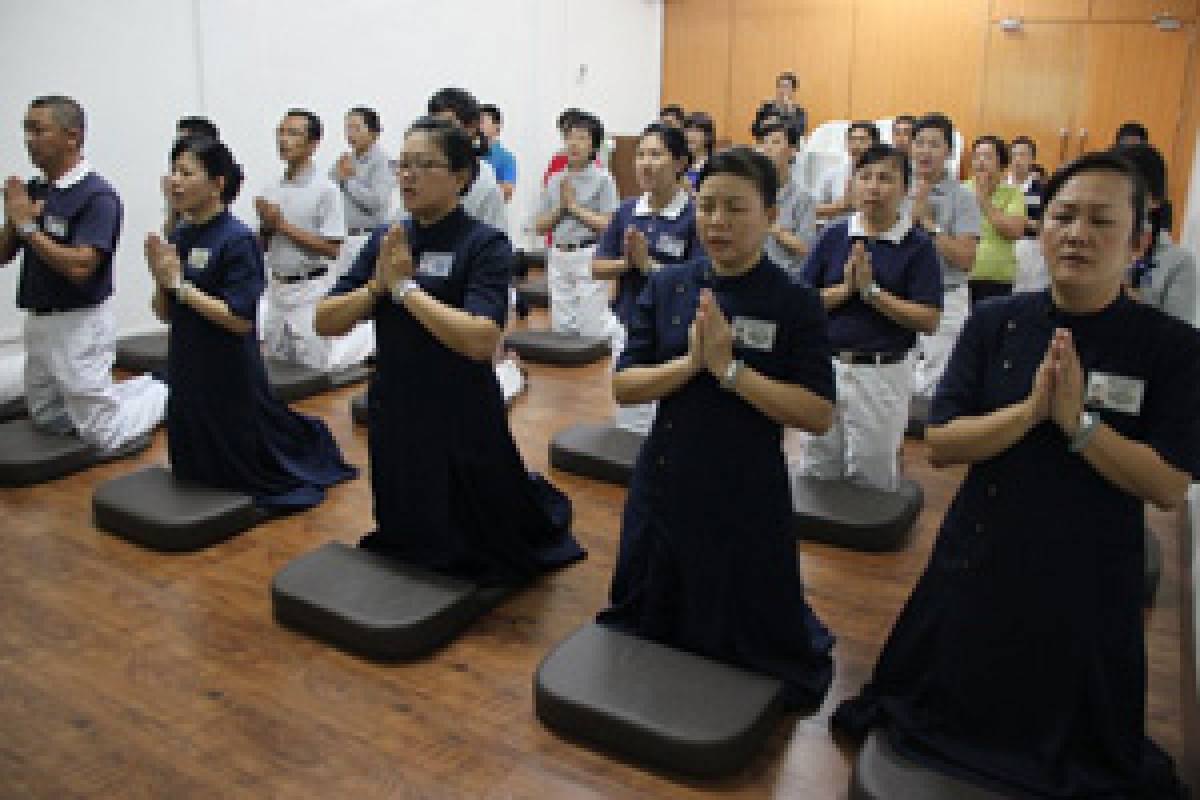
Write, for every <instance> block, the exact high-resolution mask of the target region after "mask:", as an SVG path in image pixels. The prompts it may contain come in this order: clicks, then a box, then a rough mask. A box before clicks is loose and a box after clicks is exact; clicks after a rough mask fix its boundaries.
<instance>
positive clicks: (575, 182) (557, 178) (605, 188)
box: [537, 163, 621, 244]
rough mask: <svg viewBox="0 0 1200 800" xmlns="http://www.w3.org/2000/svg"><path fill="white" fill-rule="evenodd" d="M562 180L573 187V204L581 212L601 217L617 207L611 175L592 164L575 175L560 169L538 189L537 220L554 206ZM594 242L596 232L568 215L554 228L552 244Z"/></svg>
mask: <svg viewBox="0 0 1200 800" xmlns="http://www.w3.org/2000/svg"><path fill="white" fill-rule="evenodd" d="M565 180H569V181H570V182H571V185H572V186H574V187H575V200H576V202H578V203H579V205H581V206H583V207H584V208H587V209H590V210H592V211H598V212H600V213H601V214H611V213H613V212H614V211H616V210H617V206H619V205H620V204H621V201H620V198H618V197H617V184H616V182H614V181H613V179H612V175H610V174H609V172H608V170H606V169H604V168H602V167H598V166H596V165H595V164H594V163H592V164H588V165H587V166H586V167H584V168H583V169H581V170H579V171H578V172H572V171H570V170H566V169H564V170H562V171H560V172H556V173H554V174H553V175H552V176H550V182H549V183H547V184H546V188H545V189H542V197H541V200H540V201H539V202H538V211H537V213H538V216H541V215H542V214H545V213H547V212H549V211H552V210H553V209H554V207H555V206H557V205H558V198H559V195H560V193H561V192H562V188H561V187H562V182H563V181H565ZM596 238H597V233H596V231H594V230H592V229H591V228H589V227H588V226H587V225H584V224H583V223H582V222H580V221H579V220H578V219H576V218H575V217H573V216H571V215H570V214H565V215H563V217H562V219H560V220H559V221H558V224H557V225H555V226H554V243H555V244H579V243H580V242H584V241H587V240H588V239H592V240H595V239H596Z"/></svg>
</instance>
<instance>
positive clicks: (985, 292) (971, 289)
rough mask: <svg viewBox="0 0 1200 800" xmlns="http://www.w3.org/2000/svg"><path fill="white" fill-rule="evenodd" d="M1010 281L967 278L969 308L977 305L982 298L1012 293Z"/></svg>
mask: <svg viewBox="0 0 1200 800" xmlns="http://www.w3.org/2000/svg"><path fill="white" fill-rule="evenodd" d="M1012 287H1013V285H1012V281H988V280H981V279H980V280H969V281H967V295H968V297H969V299H970V304H971V308H975V306H977V305H979V303H980V302H981V301H983V300H987V299H988V298H989V297H1004V296H1005V295H1009V294H1012Z"/></svg>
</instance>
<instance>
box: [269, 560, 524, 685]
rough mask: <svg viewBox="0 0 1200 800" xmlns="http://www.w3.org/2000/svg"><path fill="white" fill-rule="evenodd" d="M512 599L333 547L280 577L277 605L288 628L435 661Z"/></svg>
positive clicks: (386, 656) (368, 650)
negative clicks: (440, 649)
mask: <svg viewBox="0 0 1200 800" xmlns="http://www.w3.org/2000/svg"><path fill="white" fill-rule="evenodd" d="M510 591H511V589H509V588H506V587H480V586H477V585H476V584H474V583H471V582H469V581H464V580H459V579H457V578H451V577H448V576H445V575H439V574H437V573H433V572H429V571H427V570H424V569H421V568H419V567H413V566H410V565H408V564H405V563H403V562H401V561H398V560H396V559H393V558H389V557H387V556H383V555H380V554H378V553H372V552H370V551H367V550H362V549H360V548H357V547H350V546H349V545H345V544H342V543H340V542H330V543H328V544H326V545H324V546H322V547H320V548H318V549H316V550H314V551H312V552H311V553H308V554H306V555H303V556H300V557H299V558H297V559H295V560H294V561H292V562H291V563H289V564H288V565H287V566H286V567H284V568H283V569H282V570H280V571H279V573H278V574H277V575H276V576H275V578H274V579H273V580H272V581H271V604H272V606H273V608H274V611H275V619H276V620H277V621H278V622H279V623H280V624H281V625H284V626H287V627H289V628H294V629H296V630H299V631H303V632H304V633H308V634H310V635H312V636H314V637H315V638H318V639H322V640H325V641H328V642H331V643H333V644H335V645H338V646H339V647H343V648H345V649H346V650H349V651H352V652H355V653H359V654H361V655H365V656H368V657H370V658H375V659H379V660H386V661H391V660H397V659H402V658H417V657H420V656H423V655H426V654H428V653H430V652H431V651H433V650H434V649H436V648H437V647H439V646H440V645H442V644H443V643H445V642H447V641H449V640H450V639H452V638H454V637H455V636H456V635H457V634H458V633H459V632H461V631H462V630H463V629H464V628H466V627H467V626H468V625H470V624H471V622H473V621H474V620H475V619H476V618H478V617H479V616H480V615H482V614H484V613H486V612H487V611H488V610H490V609H491V608H493V607H494V606H495V605H496V604H497V603H499V602H501V601H502V600H503V599H504V598H505V597H506V596H507V595H508V594H509V592H510Z"/></svg>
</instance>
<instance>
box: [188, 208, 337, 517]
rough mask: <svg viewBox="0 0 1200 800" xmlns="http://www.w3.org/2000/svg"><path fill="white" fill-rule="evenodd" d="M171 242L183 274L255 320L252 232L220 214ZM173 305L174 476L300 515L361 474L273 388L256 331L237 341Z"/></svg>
mask: <svg viewBox="0 0 1200 800" xmlns="http://www.w3.org/2000/svg"><path fill="white" fill-rule="evenodd" d="M171 239H172V242H173V243H174V244H175V249H176V250H177V251H178V252H179V259H180V261H181V262H182V263H183V276H184V278H185V279H186V280H188V281H190V282H191V283H192V284H193V285H194V286H195V287H196V288H197V289H199V290H200V291H202V292H204V293H205V294H208V295H210V296H212V297H215V298H217V299H218V300H223V301H225V303H226V305H228V306H229V310H230V311H232V312H233V313H234V314H235V315H237V316H239V317H241V318H242V319H245V320H247V321H249V322H251V323H253V321H254V318H255V314H256V312H257V309H258V298H259V295H261V294H262V292H263V287H264V285H265V276H264V273H263V256H262V250H261V249H260V247H259V245H258V241H257V239H256V237H255V235H254V233H253V232H252V231H251V230H250V229H249V228H247V227H246V226H245V225H243V224H242V223H241V222H239V221H238V220H237V219H235V218H234V217H233V215H231V214H230V213H229V212H228V211H223V212H221V213H220V214H218V215H217V216H216V217H214V218H213V219H211V220H209V221H207V222H204V223H202V224H199V225H186V224H185V225H181V226H179V227H178V228H177V229H176V231H175V233H174V235H173V236H172V237H171ZM169 302H170V320H171V333H170V340H169V347H168V351H167V374H168V375H169V376H170V387H171V391H170V394H169V395H168V399H167V449H168V452H169V454H170V459H171V470H172V472H174V474H175V476H176V477H178V478H182V479H185V480H190V481H195V482H197V483H201V484H205V485H208V486H217V487H221V488H224V489H232V490H235V491H239V492H245V493H246V494H249V495H251V496H252V497H253V498H254V501H255V503H256V504H258V505H259V506H261V507H263V508H269V509H276V510H280V511H293V510H298V509H302V508H308V507H310V506H315V505H318V504H319V503H320V502H321V501H322V500H324V499H325V489H326V488H327V487H329V486H332V485H334V484H335V483H339V482H341V481H344V480H349V479H350V478H353V477H355V476H356V475H357V474H358V473H357V470H355V469H354V468H353V467H350V466H348V465H347V464H346V462H345V461H343V460H342V454H341V451H340V450H338V446H337V442H335V441H334V439H333V436H332V435H331V434H330V433H329V429H328V428H327V427H325V423H323V422H321V421H320V420H318V419H314V418H312V417H307V416H304V415H302V414H297V413H296V412H294V411H292V410H291V409H289V408H288V407H287V406H286V405H284V404H283V403H282V402H280V400H279V399H278V398H276V397H275V396H274V394H273V393H272V392H271V388H270V385H269V384H268V382H267V373H266V369H265V368H264V366H263V359H262V352H261V351H260V350H259V346H258V336H257V335H256V334H255V332H254V330H253V328H251V330H250V331H249V332H247V333H245V334H241V335H238V334H236V333H233V332H231V331H229V330H227V329H225V328H222V327H220V326H219V325H217V324H216V323H214V322H211V321H209V320H207V319H205V318H204V317H202V316H201V315H200V314H199V313H198V312H197V311H195V310H194V309H193V308H191V307H190V306H186V305H181V304H179V303H176V302H175V301H174V300H171V301H169Z"/></svg>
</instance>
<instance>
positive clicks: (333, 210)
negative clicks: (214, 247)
mask: <svg viewBox="0 0 1200 800" xmlns="http://www.w3.org/2000/svg"><path fill="white" fill-rule="evenodd" d="M262 196H263V197H264V198H266V199H267V200H268V201H269V202H271V203H274V204H276V205H278V206H279V210H280V212H281V213H282V215H283V218H284V219H285V220H287V221H288V222H289V223H291V224H292V225H295V226H296V227H297V228H302V229H303V230H306V231H308V232H310V233H315V234H317V235H318V236H320V237H321V238H323V239H337V240H341V239H344V238H345V237H346V216H345V209H344V208H343V206H342V193H341V191H340V190H339V189H338V187H337V184H335V183H334V182H333V181H331V180H330V179H329V178H327V177H325V176H324V175H318V174H317V172H316V170H315V169H314V168H313V166H312V165H311V164H310V165H308V166H307V167H305V168H304V169H303V170H301V172H300V173H299V174H298V175H296V177H295V178H292V179H291V180H289V179H288V178H287V176H286V174H285V175H284V176H282V177H280V178H279V180H278V181H276V182H275V183H272V184H270V185H268V186H267V187H266V188H264V189H263V192H262ZM331 263H332V260H331V259H328V258H324V257H322V256H319V255H317V254H316V253H312V252H309V251H308V250H305V249H304V248H302V247H300V245H298V244H296V243H295V242H293V241H292V240H291V239H290V238H289V237H287V236H284V235H283V234H282V233H272V234H271V238H270V239H269V240H268V241H267V269H268V272H270V273H271V274H278V275H282V276H288V277H293V276H297V275H304V274H306V273H308V272H312V271H313V270H314V269H319V268H320V267H328V266H329V265H330V264H331Z"/></svg>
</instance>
